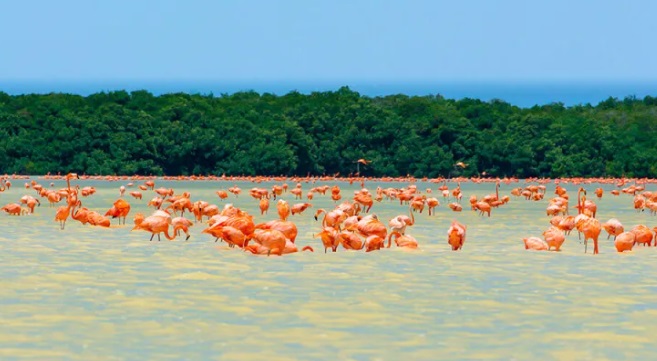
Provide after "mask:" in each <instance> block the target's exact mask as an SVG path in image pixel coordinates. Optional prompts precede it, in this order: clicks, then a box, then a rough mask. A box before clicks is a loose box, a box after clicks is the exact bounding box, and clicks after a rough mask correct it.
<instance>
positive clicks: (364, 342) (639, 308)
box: [0, 180, 657, 360]
mask: <svg viewBox="0 0 657 361" xmlns="http://www.w3.org/2000/svg"><path fill="white" fill-rule="evenodd" d="M38 181H39V182H40V183H42V184H44V185H47V184H48V183H49V181H45V180H38ZM13 183H14V186H13V187H12V188H11V189H10V190H9V191H6V192H3V193H0V202H1V203H2V204H6V203H10V202H15V201H18V199H19V198H20V197H21V196H22V195H23V194H33V193H34V191H32V190H25V189H22V188H21V184H22V181H18V180H16V181H14V182H13ZM126 183H127V182H124V181H121V182H104V181H87V180H80V181H77V180H76V181H75V182H74V184H80V185H81V186H86V185H94V186H95V187H96V188H97V189H98V192H97V193H96V194H95V195H93V196H91V197H87V198H82V201H83V204H84V205H85V206H87V207H89V208H91V209H94V210H97V211H101V212H103V213H104V212H105V211H106V210H107V209H108V208H109V207H110V206H111V204H112V202H113V201H114V200H115V199H117V198H118V194H119V193H118V188H119V186H120V185H125V184H126ZM135 183H136V184H137V182H135ZM288 183H289V184H290V186H292V187H293V186H294V184H293V183H292V182H288ZM62 184H63V182H61V181H56V182H55V188H58V187H61V186H62ZM233 184H235V182H174V181H171V182H167V181H161V180H158V181H156V188H157V187H159V186H164V187H167V188H168V187H169V186H170V187H173V188H174V190H175V191H176V193H180V192H182V191H185V190H187V191H189V192H190V193H191V195H192V200H199V199H204V200H207V201H209V202H210V203H214V204H218V205H219V206H220V207H223V204H224V203H226V202H231V203H233V204H234V205H235V206H238V207H240V208H242V209H245V210H247V211H249V212H250V213H252V214H254V215H256V216H255V217H256V222H261V221H267V220H272V219H275V218H276V217H277V215H276V210H275V204H274V202H272V206H271V208H270V212H269V214H267V215H264V216H260V215H259V214H260V213H259V211H258V203H257V202H256V201H255V200H253V199H252V198H251V197H250V196H248V189H250V188H252V187H255V186H257V187H265V188H271V185H272V184H273V183H262V184H253V183H247V182H237V183H236V184H237V185H238V186H240V187H241V188H242V190H243V193H242V195H240V197H239V198H235V197H234V196H232V195H230V196H229V198H228V199H227V200H225V201H220V200H219V199H218V197H217V196H216V195H215V194H214V192H215V191H216V190H219V189H227V188H228V187H230V186H232V185H233ZM319 184H320V183H318V184H315V185H319ZM327 184H330V185H333V184H335V182H329V183H327ZM339 185H340V186H341V187H342V189H343V190H342V195H343V199H347V198H348V197H349V196H350V195H351V194H353V191H354V190H356V189H357V188H358V187H357V185H356V184H354V185H353V186H349V185H348V184H347V183H339ZM376 185H377V184H376V183H367V184H366V185H365V186H366V187H367V188H368V189H369V190H370V191H372V192H374V190H375V188H376ZM382 185H383V186H384V187H388V186H395V187H402V186H405V185H406V184H402V183H393V184H390V183H386V184H382ZM417 185H418V190H422V191H424V190H425V189H426V188H427V187H431V188H432V189H433V196H435V197H437V198H438V199H440V201H441V205H440V206H439V207H438V208H437V213H436V215H435V216H431V217H430V216H428V215H427V214H426V210H425V213H423V214H421V215H416V219H417V220H416V224H415V225H414V226H413V227H409V228H408V229H407V233H409V234H411V235H413V236H414V237H415V238H416V239H417V240H418V241H419V244H420V247H419V249H418V250H416V251H405V250H402V249H397V248H391V249H386V250H383V251H380V252H371V253H364V252H357V251H344V250H342V249H340V250H339V252H337V253H328V254H324V252H323V249H322V247H321V243H320V241H319V239H313V238H312V237H313V234H314V233H316V232H318V231H319V230H320V225H319V222H316V221H315V220H314V219H313V214H314V211H315V210H317V209H318V208H332V206H333V202H332V201H331V200H330V197H329V195H328V194H327V195H326V196H319V195H316V197H315V199H313V200H312V201H311V203H312V204H313V208H310V209H308V210H307V211H306V212H305V213H304V214H302V215H300V216H294V217H292V220H293V221H295V222H296V223H297V225H298V228H299V236H298V238H297V244H299V245H300V246H303V245H312V246H313V247H314V248H315V251H316V252H314V253H308V252H304V253H296V254H291V255H285V256H283V257H269V258H267V257H258V256H253V255H250V254H246V253H244V252H240V251H239V250H235V249H228V248H227V247H226V246H225V243H214V242H213V238H212V237H211V236H209V235H202V234H200V231H201V230H202V228H203V226H202V225H201V224H196V225H195V226H193V227H192V229H191V233H192V237H191V238H190V240H189V241H187V242H184V241H182V239H180V240H177V241H173V242H170V241H166V240H164V237H163V241H161V242H156V241H154V242H149V241H148V239H149V237H150V234H149V233H146V232H143V231H132V232H131V231H130V229H131V228H132V224H131V223H132V222H131V219H132V217H133V216H134V214H135V213H137V212H142V213H145V214H147V215H148V214H150V213H151V210H150V209H147V208H146V203H147V202H148V201H149V200H150V199H151V198H152V197H153V195H154V193H153V192H152V191H145V192H143V193H144V198H143V200H141V201H139V200H134V199H132V198H131V197H128V198H127V199H128V201H129V202H130V203H131V205H132V210H131V213H130V215H129V217H128V224H127V225H126V226H123V225H121V226H118V225H117V223H116V220H114V222H113V227H112V228H109V229H102V228H95V227H91V226H88V225H87V226H83V225H81V224H79V223H78V222H75V221H71V220H70V219H69V222H67V226H66V229H65V230H63V231H60V230H59V229H58V225H57V223H56V222H55V221H54V213H55V208H49V207H48V204H47V202H43V203H44V204H43V205H42V206H41V207H39V208H37V209H36V213H35V214H34V215H30V216H22V217H12V216H7V215H5V214H0V254H1V255H2V258H1V260H2V262H0V274H2V278H1V279H0V319H1V320H2V322H1V323H0V359H2V360H187V359H189V360H199V359H221V360H235V359H240V360H255V359H267V360H292V359H299V360H324V359H338V360H398V359H414V360H434V359H437V358H442V359H490V360H510V359H519V360H521V359H524V360H526V359H560V360H588V359H603V360H604V359H642V358H643V359H649V358H650V357H652V356H653V355H654V354H655V352H657V347H656V346H654V337H653V335H655V333H656V332H657V308H656V307H655V304H657V282H656V281H655V278H654V275H655V274H656V272H657V249H655V248H652V247H650V248H649V247H640V248H636V249H635V251H634V252H631V253H627V254H617V253H616V252H615V249H614V248H613V243H612V242H611V241H608V240H606V239H605V238H606V234H605V233H604V231H603V235H604V237H601V246H600V254H599V255H597V256H593V255H591V254H590V253H589V254H584V250H583V245H581V244H580V243H579V242H578V241H577V234H576V233H573V234H572V235H570V236H569V237H568V238H567V240H566V242H565V244H564V246H563V247H562V250H563V251H562V252H559V253H556V252H549V253H548V252H532V251H526V250H525V249H524V247H523V243H522V240H521V239H522V238H523V237H528V236H540V235H541V232H542V231H543V230H545V229H546V228H547V227H548V220H549V217H546V216H545V208H546V206H547V198H549V197H551V196H552V194H553V192H554V185H553V184H549V185H548V196H546V200H544V201H541V202H532V201H525V200H524V199H520V198H515V197H512V200H511V202H510V203H509V204H508V205H506V206H503V207H501V208H499V209H493V212H492V216H491V217H490V218H487V217H486V218H482V217H479V216H477V215H476V214H475V213H474V212H472V211H469V207H465V205H467V199H468V198H469V196H470V194H473V193H474V194H477V195H478V196H479V197H481V196H484V195H486V194H489V193H494V185H493V184H471V183H467V184H466V183H462V185H461V186H462V189H463V193H464V197H463V203H464V211H463V212H462V213H454V212H452V211H451V210H449V209H448V208H447V207H446V205H447V203H448V202H446V201H444V200H443V198H442V196H441V195H440V193H439V192H438V191H437V187H438V185H437V184H430V183H417ZM522 185H524V184H522V183H521V184H519V185H518V184H511V185H504V184H503V185H502V186H501V188H500V194H501V195H505V194H509V191H510V189H511V188H512V187H516V186H522ZM302 186H303V189H304V194H305V193H306V192H307V191H308V190H309V189H310V188H311V187H312V186H314V185H311V184H309V183H303V184H302ZM453 186H454V185H453V184H450V188H451V187H453ZM565 187H566V188H567V189H569V191H570V195H571V199H574V198H575V193H574V189H575V187H574V186H572V185H566V186H565ZM586 187H587V189H589V191H590V193H589V194H590V195H592V191H593V189H594V188H595V187H596V186H594V185H587V186H586ZM603 187H604V188H605V189H606V190H610V189H612V188H614V187H613V186H603ZM650 187H651V186H650V185H649V186H648V190H650ZM129 190H131V189H129ZM283 198H284V199H286V200H288V201H289V202H290V204H294V203H296V201H294V200H293V198H292V197H291V195H290V194H289V193H288V194H287V195H285V196H284V197H283ZM592 198H593V197H591V199H592ZM303 201H305V198H304V200H303ZM594 201H595V202H596V203H597V204H598V218H599V219H600V220H601V221H606V220H607V219H609V218H612V217H615V218H618V219H619V220H620V221H621V222H623V224H624V225H625V227H626V229H630V228H631V227H633V226H634V225H636V224H639V223H642V224H646V225H648V226H649V227H650V228H652V227H653V226H655V223H657V222H655V217H654V216H650V215H649V214H648V213H647V212H643V213H637V212H635V211H634V210H633V207H632V198H631V197H630V196H627V195H621V196H619V197H613V196H611V195H610V194H609V193H608V192H607V193H605V195H604V196H603V198H602V199H600V200H598V199H594ZM571 203H573V201H571ZM571 207H572V204H571ZM571 209H572V208H571ZM406 212H407V207H406V206H400V205H399V202H392V201H384V202H382V203H375V205H374V207H373V208H372V213H376V214H377V215H378V216H379V218H381V219H382V220H383V221H384V222H385V223H386V224H387V222H388V220H389V219H390V218H392V217H393V216H394V215H397V214H402V213H406ZM452 219H458V220H459V221H460V222H462V223H464V224H466V225H467V227H468V231H467V239H466V242H465V245H464V248H463V250H462V251H459V252H452V251H450V247H449V245H448V244H447V235H446V232H447V229H448V228H449V224H450V222H451V220H452Z"/></svg>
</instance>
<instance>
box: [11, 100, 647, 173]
mask: <svg viewBox="0 0 657 361" xmlns="http://www.w3.org/2000/svg"><path fill="white" fill-rule="evenodd" d="M655 127H657V98H654V97H646V98H645V99H643V100H641V99H634V98H626V99H624V100H617V99H612V98H610V99H608V100H606V101H604V102H601V103H600V104H598V105H597V106H591V105H583V106H575V107H564V106H563V105H562V104H551V105H546V106H536V107H533V108H528V109H523V108H518V107H515V106H512V105H510V104H508V103H505V102H502V101H491V102H483V101H479V100H475V99H463V100H458V101H457V100H449V99H444V98H442V97H440V96H424V97H408V96H405V95H391V96H386V97H376V98H371V97H365V96H361V95H359V94H358V93H356V92H353V91H351V90H350V89H349V88H341V89H339V90H337V91H335V92H316V93H311V94H308V95H303V94H300V93H297V92H291V93H289V94H286V95H284V96H276V95H272V94H262V95H260V94H258V93H255V92H241V93H236V94H232V95H222V96H219V97H216V96H213V95H189V94H168V95H161V96H153V95H152V94H150V93H149V92H146V91H135V92H132V93H128V92H125V91H116V92H109V93H105V92H103V93H97V94H93V95H90V96H87V97H83V96H78V95H70V94H55V93H53V94H47V95H21V96H10V95H8V94H6V93H2V92H0V149H3V150H4V156H3V157H0V173H9V174H11V173H22V174H43V173H46V172H53V173H55V172H69V171H76V172H79V173H86V174H157V175H161V174H167V175H179V174H182V175H189V174H197V175H198V174H229V175H256V174H257V175H306V174H313V175H319V174H335V173H340V174H341V175H348V174H351V173H354V172H355V171H356V169H357V168H356V167H357V164H356V163H355V161H356V160H357V159H359V158H366V159H368V160H371V161H372V163H371V164H369V165H367V166H362V165H361V166H360V167H361V169H360V171H361V174H363V175H367V176H381V175H388V176H397V175H407V174H410V175H414V176H418V177H419V176H428V177H436V176H454V175H464V176H469V175H477V174H481V173H483V172H486V174H488V175H491V176H511V175H515V176H519V177H529V176H550V177H557V176H621V175H626V176H637V177H643V176H649V177H657V142H655V139H654V138H653V135H654V134H655ZM459 161H462V162H464V163H466V164H468V167H467V168H465V169H460V168H458V167H455V166H454V164H455V163H456V162H459Z"/></svg>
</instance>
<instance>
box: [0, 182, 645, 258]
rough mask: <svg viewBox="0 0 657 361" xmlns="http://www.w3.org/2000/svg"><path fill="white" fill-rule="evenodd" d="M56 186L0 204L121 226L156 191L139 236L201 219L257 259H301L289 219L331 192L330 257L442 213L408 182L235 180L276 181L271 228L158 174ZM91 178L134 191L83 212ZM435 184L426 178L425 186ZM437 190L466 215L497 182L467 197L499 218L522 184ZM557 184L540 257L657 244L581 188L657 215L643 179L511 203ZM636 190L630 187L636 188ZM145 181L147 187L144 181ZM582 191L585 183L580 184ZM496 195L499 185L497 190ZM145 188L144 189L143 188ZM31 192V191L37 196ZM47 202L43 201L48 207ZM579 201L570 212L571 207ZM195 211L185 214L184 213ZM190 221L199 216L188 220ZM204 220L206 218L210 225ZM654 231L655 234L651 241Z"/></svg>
mask: <svg viewBox="0 0 657 361" xmlns="http://www.w3.org/2000/svg"><path fill="white" fill-rule="evenodd" d="M20 179H26V180H28V179H29V178H28V177H23V176H16V175H14V176H5V177H3V179H2V180H0V192H5V191H9V190H10V188H11V187H12V183H11V181H12V180H14V181H16V180H20ZM43 179H45V180H46V181H49V180H65V181H66V184H67V186H66V188H61V189H53V188H54V183H50V186H44V185H42V184H39V183H37V182H36V181H35V180H32V181H31V182H26V183H25V184H24V186H25V189H26V191H28V192H33V193H34V195H24V196H22V197H21V198H20V199H19V202H18V203H10V204H7V205H5V206H3V207H2V210H3V211H5V212H6V213H8V214H9V215H14V216H22V215H26V214H31V213H33V212H34V211H35V207H36V206H40V205H41V200H44V199H45V200H47V201H48V202H49V204H50V206H51V207H55V206H56V205H57V204H59V203H61V202H64V203H65V205H64V206H59V207H58V208H57V210H56V213H55V216H54V221H56V222H57V223H58V225H59V227H60V228H61V229H62V230H64V229H65V227H66V222H67V221H68V219H69V217H70V218H72V219H73V220H75V221H78V222H81V223H82V224H89V225H91V226H98V227H109V226H110V222H111V219H110V218H112V219H118V223H119V224H121V222H122V223H123V224H125V223H126V218H127V217H128V215H129V213H130V203H129V202H128V201H127V200H126V198H128V196H127V195H126V194H125V193H126V191H127V192H128V194H129V195H130V196H132V197H133V198H135V199H136V200H141V199H142V194H143V192H149V191H152V192H154V193H155V194H156V195H155V196H154V198H153V199H151V200H150V201H149V202H148V206H149V207H153V208H154V211H153V213H152V214H151V215H149V216H144V214H141V213H137V214H135V215H134V217H133V221H134V228H133V230H141V231H145V232H148V233H151V237H150V240H151V241H152V240H153V238H154V237H155V236H156V235H157V239H158V241H159V240H160V235H161V234H164V237H166V238H167V239H169V240H174V239H175V238H176V237H182V236H183V234H184V235H185V236H184V237H185V239H186V240H187V239H189V237H190V235H189V228H190V227H191V226H192V225H193V224H194V223H196V222H205V223H206V224H207V227H206V228H205V229H203V231H202V233H203V234H208V235H210V236H211V237H214V239H215V242H216V241H218V240H222V241H224V242H226V243H227V244H228V245H229V247H231V248H234V247H239V248H241V249H243V250H244V251H249V252H251V253H253V254H256V255H283V254H288V253H293V252H298V248H297V246H296V244H295V240H296V237H297V233H298V231H297V226H296V225H295V224H294V222H292V221H290V220H289V218H290V215H295V214H302V213H304V212H305V211H306V210H307V209H308V208H310V207H312V205H311V203H308V202H310V201H312V199H313V198H314V197H319V196H327V193H328V194H330V197H331V199H332V200H333V201H334V202H335V204H336V206H335V208H334V209H331V210H325V209H318V210H317V211H316V212H315V214H314V218H315V220H316V221H317V222H318V224H319V223H320V221H321V228H319V227H318V232H317V233H316V234H315V235H314V237H315V238H319V239H320V240H321V242H322V245H323V247H324V252H327V251H328V249H331V250H332V251H333V252H336V251H337V250H338V249H339V248H340V247H342V248H344V249H346V250H365V251H366V252H371V251H376V250H381V249H382V248H390V247H391V245H392V244H393V241H394V244H395V245H396V246H397V247H405V248H410V249H414V248H417V247H418V242H417V240H416V239H415V238H414V237H413V236H412V235H410V234H409V232H408V230H409V229H410V227H412V226H413V225H414V224H415V214H418V213H422V212H423V211H424V210H425V208H426V209H427V213H428V214H429V216H431V215H432V214H434V212H435V208H436V207H438V206H439V205H440V202H439V199H438V198H436V197H433V196H432V194H433V192H432V190H431V189H430V188H429V189H426V190H424V191H422V190H418V189H417V187H416V186H415V185H412V184H411V185H408V186H407V187H403V188H385V189H383V188H380V187H377V189H376V191H375V193H374V194H372V193H371V192H370V191H369V190H367V189H366V188H365V187H364V182H365V178H345V179H343V180H346V181H349V182H350V184H351V183H354V182H360V185H361V189H360V190H358V191H355V192H354V194H353V196H351V197H349V198H351V199H345V200H343V195H342V192H341V189H340V187H339V186H337V185H334V186H328V185H323V186H316V187H314V188H312V189H310V190H309V191H307V192H306V194H305V197H306V198H307V201H308V202H301V201H302V200H303V197H304V194H303V191H302V184H301V183H302V182H306V183H308V182H312V184H313V185H314V184H315V182H316V181H325V182H330V181H335V180H336V178H334V177H315V178H310V177H307V178H292V179H286V178H274V177H232V178H230V180H233V181H236V180H239V181H251V182H253V183H256V184H259V183H262V182H265V181H274V182H277V183H280V185H279V184H277V185H274V186H273V187H272V188H271V189H265V188H257V187H256V188H252V189H251V190H249V195H250V196H251V197H253V198H254V199H255V201H257V202H259V208H260V211H261V214H264V213H266V212H267V211H268V210H269V206H270V202H276V210H277V212H278V215H279V219H278V220H273V221H269V222H265V223H258V224H256V223H255V222H254V216H253V215H252V214H249V213H247V212H246V211H243V210H241V209H239V208H237V207H234V206H233V205H232V204H226V205H225V206H224V207H223V208H220V207H219V206H217V205H215V204H210V203H209V202H207V201H204V200H197V201H192V199H191V195H190V193H188V192H181V193H179V194H176V193H175V192H174V190H173V189H171V188H168V189H167V188H164V187H160V188H157V189H156V188H155V180H154V178H153V177H139V176H135V177H87V176H83V177H80V176H78V175H77V174H75V173H70V174H67V175H64V176H60V175H57V176H51V175H47V176H45V177H43ZM81 179H82V180H84V179H105V180H110V181H119V180H121V181H129V183H127V184H126V186H127V188H133V189H135V190H132V191H130V190H128V189H127V188H126V186H120V188H119V190H118V191H119V196H118V199H117V200H116V201H115V202H114V204H113V205H112V206H111V207H110V208H109V210H108V211H107V212H106V213H105V214H100V213H98V212H95V211H92V210H89V209H88V208H86V207H84V206H83V199H84V198H86V197H91V196H93V195H94V193H95V192H96V190H95V188H94V187H83V188H80V186H79V185H75V186H71V182H72V181H74V182H80V180H81ZM164 179H167V180H225V179H226V178H225V177H221V178H220V177H195V176H192V177H165V178H164ZM286 180H291V181H292V182H294V183H296V186H295V187H293V188H288V185H287V184H286V183H285V181H286ZM423 180H425V181H426V180H427V179H423ZM378 181H384V182H385V181H396V182H410V183H412V182H413V181H414V179H409V178H394V179H393V178H381V179H378ZM430 181H431V182H434V183H439V184H440V183H442V185H440V186H439V187H438V193H440V195H439V197H440V196H442V197H443V199H444V201H445V200H446V201H447V202H449V201H452V202H451V203H449V204H448V207H449V208H450V209H451V210H452V211H454V212H461V211H462V210H463V208H462V205H461V201H462V198H463V194H462V192H461V182H476V183H481V182H491V183H494V184H495V192H494V193H491V194H489V195H486V196H483V197H481V198H477V196H476V195H472V196H470V198H469V207H470V209H471V210H472V211H476V212H478V213H479V214H480V215H481V216H484V217H485V216H487V217H490V215H491V211H492V210H493V209H494V208H497V207H503V206H504V205H506V204H507V203H508V202H509V201H510V200H511V197H510V196H509V195H504V196H502V197H500V194H499V187H500V182H504V183H505V184H511V183H519V181H518V180H517V179H514V178H504V179H482V178H469V179H468V178H457V179H452V180H450V181H451V182H454V183H456V187H455V188H453V189H449V188H448V186H447V180H444V179H432V180H430ZM550 182H554V183H555V184H556V190H555V196H554V197H552V198H550V199H549V201H548V205H547V208H546V213H547V215H548V216H551V217H552V218H551V219H550V225H549V226H548V227H549V228H547V229H546V230H545V231H544V232H543V234H542V235H543V238H540V237H527V238H524V239H523V242H524V246H525V249H529V250H536V251H551V250H552V251H559V250H560V248H561V246H562V244H563V243H564V241H565V239H566V235H568V234H570V232H571V231H572V230H573V229H575V230H577V232H578V235H579V237H583V240H584V252H587V248H588V241H589V240H592V241H593V253H594V254H597V253H598V238H599V236H600V233H601V231H602V229H604V230H605V231H606V233H607V234H608V237H607V238H609V237H611V236H613V237H614V244H615V247H616V250H617V251H618V252H624V251H630V250H632V248H633V247H634V246H635V245H637V244H639V245H648V246H651V245H652V241H653V238H654V239H655V245H657V227H655V228H653V229H652V230H651V229H650V228H649V227H647V226H645V225H637V226H635V227H634V228H632V229H631V230H629V231H625V229H624V227H623V225H622V224H621V222H620V221H618V220H617V219H615V218H612V219H609V220H608V221H607V222H604V223H602V222H600V221H599V220H598V219H597V218H596V213H597V205H596V204H595V202H593V201H592V200H590V199H588V198H587V195H588V193H587V191H586V190H585V189H584V188H583V185H590V184H594V183H607V184H609V183H613V184H615V185H616V187H617V188H618V189H614V190H612V191H611V192H610V193H611V194H612V195H613V196H618V195H620V194H621V193H623V194H627V195H631V196H633V197H634V208H635V209H636V210H637V211H643V210H645V209H647V210H648V211H650V212H651V213H653V214H654V213H656V212H657V192H655V193H653V192H649V191H646V190H645V187H644V186H643V184H645V181H644V182H640V181H638V180H628V179H582V178H578V179H560V180H549V179H527V180H525V184H527V185H526V186H525V187H517V188H513V189H512V190H511V192H510V193H511V196H514V197H516V198H519V199H523V198H524V199H525V200H528V201H541V200H543V199H544V197H545V195H546V187H545V184H547V183H550ZM561 182H564V183H570V184H574V185H577V186H579V190H578V192H577V200H576V205H575V204H574V203H575V202H573V201H572V200H571V199H570V196H569V194H568V192H567V191H566V190H565V189H564V188H563V187H561V186H560V183H561ZM632 182H633V183H634V184H632V185H629V184H630V183H632ZM136 183H139V184H136ZM580 185H581V186H580ZM491 188H492V186H491ZM137 189H138V190H137ZM30 190H31V191H30ZM241 192H242V190H241V189H240V188H238V187H237V186H233V187H231V188H229V189H228V190H227V191H224V190H218V191H216V194H217V196H218V197H219V199H221V200H224V199H226V198H228V197H229V195H228V193H232V194H233V195H234V196H235V197H238V196H240V194H241ZM288 192H289V193H290V194H292V195H294V198H295V200H300V201H299V203H296V204H293V205H291V206H290V204H289V203H288V202H287V201H285V200H283V199H281V196H282V195H283V194H284V193H288ZM593 194H594V195H595V196H596V197H598V198H601V197H602V196H603V194H604V191H603V189H602V188H596V189H595V190H594V191H593ZM40 199H41V200H40ZM384 200H386V201H395V202H396V201H399V202H400V204H402V205H403V204H406V205H408V214H401V215H398V216H396V217H393V218H392V219H390V220H389V221H388V223H387V225H386V224H385V223H384V221H383V220H380V219H379V218H378V217H377V216H376V214H374V213H370V211H371V209H372V207H373V206H374V204H375V202H377V203H378V202H382V201H384ZM571 202H572V205H571ZM569 208H572V209H576V213H575V212H573V213H575V214H570V213H571V212H569ZM185 212H187V213H185ZM185 214H187V215H189V216H191V217H192V219H191V220H190V219H188V218H185ZM204 217H206V218H207V220H205V221H204ZM466 228H467V227H466V226H465V225H464V224H461V223H460V222H458V221H456V220H454V221H452V223H451V226H450V227H449V229H448V230H447V243H448V244H449V245H450V246H451V249H452V250H454V251H457V250H460V249H462V247H463V245H464V243H465V240H466ZM653 231H654V232H655V234H654V235H653ZM301 250H302V251H314V250H313V248H312V247H310V246H305V247H303V248H302V249H301Z"/></svg>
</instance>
